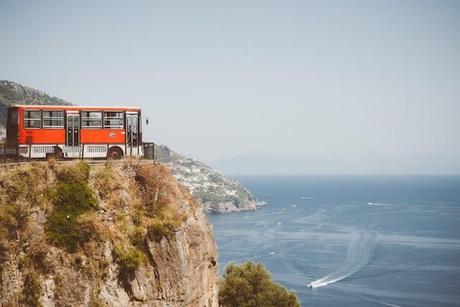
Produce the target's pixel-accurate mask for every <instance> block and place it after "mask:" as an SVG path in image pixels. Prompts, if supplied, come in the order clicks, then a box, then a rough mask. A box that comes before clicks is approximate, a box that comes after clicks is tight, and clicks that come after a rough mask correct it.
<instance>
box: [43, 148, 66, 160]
mask: <svg viewBox="0 0 460 307" xmlns="http://www.w3.org/2000/svg"><path fill="white" fill-rule="evenodd" d="M62 158H64V154H63V153H62V149H61V148H60V147H59V146H55V147H54V152H53V153H47V154H46V159H56V160H61V159H62Z"/></svg>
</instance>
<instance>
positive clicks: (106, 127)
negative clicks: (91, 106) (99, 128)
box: [102, 111, 126, 129]
mask: <svg viewBox="0 0 460 307" xmlns="http://www.w3.org/2000/svg"><path fill="white" fill-rule="evenodd" d="M106 113H121V117H109V120H110V119H118V120H121V125H117V126H111V125H110V126H107V125H106V124H105V120H106ZM125 113H126V112H125V111H103V121H102V122H103V129H125Z"/></svg>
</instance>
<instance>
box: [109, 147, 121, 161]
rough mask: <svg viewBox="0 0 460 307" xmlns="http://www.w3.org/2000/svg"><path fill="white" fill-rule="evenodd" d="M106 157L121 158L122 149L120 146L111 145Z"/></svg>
mask: <svg viewBox="0 0 460 307" xmlns="http://www.w3.org/2000/svg"><path fill="white" fill-rule="evenodd" d="M107 158H109V159H113V160H119V159H121V158H123V150H121V148H120V147H111V148H110V149H109V152H107Z"/></svg>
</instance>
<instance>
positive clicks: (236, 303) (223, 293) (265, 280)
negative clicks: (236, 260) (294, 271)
mask: <svg viewBox="0 0 460 307" xmlns="http://www.w3.org/2000/svg"><path fill="white" fill-rule="evenodd" d="M219 303H220V305H221V306H224V307H253V306H254V307H256V306H264V307H271V306H273V307H275V306H276V307H297V306H300V303H299V300H298V298H297V296H296V294H295V292H293V291H289V290H287V289H286V288H284V287H281V286H280V285H278V284H276V283H275V282H273V281H272V279H271V276H270V273H269V272H268V271H267V270H266V269H265V267H264V265H263V264H262V263H257V264H256V263H253V262H246V263H244V264H241V265H235V264H229V265H228V266H227V267H226V268H225V274H224V277H223V278H222V280H221V282H220V287H219Z"/></svg>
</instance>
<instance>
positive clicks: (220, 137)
mask: <svg viewBox="0 0 460 307" xmlns="http://www.w3.org/2000/svg"><path fill="white" fill-rule="evenodd" d="M0 37H1V41H0V42H1V43H0V44H1V45H0V46H1V48H0V79H6V80H11V81H16V82H19V83H22V84H24V85H27V86H30V87H33V88H37V89H41V90H44V91H46V92H48V93H49V94H51V95H54V96H58V97H60V98H63V99H66V100H68V101H71V102H73V103H76V104H82V105H135V106H140V107H142V108H143V109H144V114H145V115H148V117H149V119H150V125H149V126H148V127H145V133H146V135H145V137H146V140H152V141H155V142H158V143H162V144H167V145H169V146H171V147H172V148H173V149H175V150H177V151H178V152H181V153H184V154H187V155H189V156H192V157H195V158H197V159H200V160H203V161H204V162H206V163H209V164H211V165H212V166H215V167H217V168H219V169H221V170H223V171H225V172H229V173H278V174H287V173H299V174H301V173H457V174H460V1H440V0H432V1H399V0H398V1H391V0H382V1H373V0H372V1H371V0H369V1H314V2H313V1H248V0H246V1H118V2H117V1H17V0H14V1H4V0H0Z"/></svg>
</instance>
